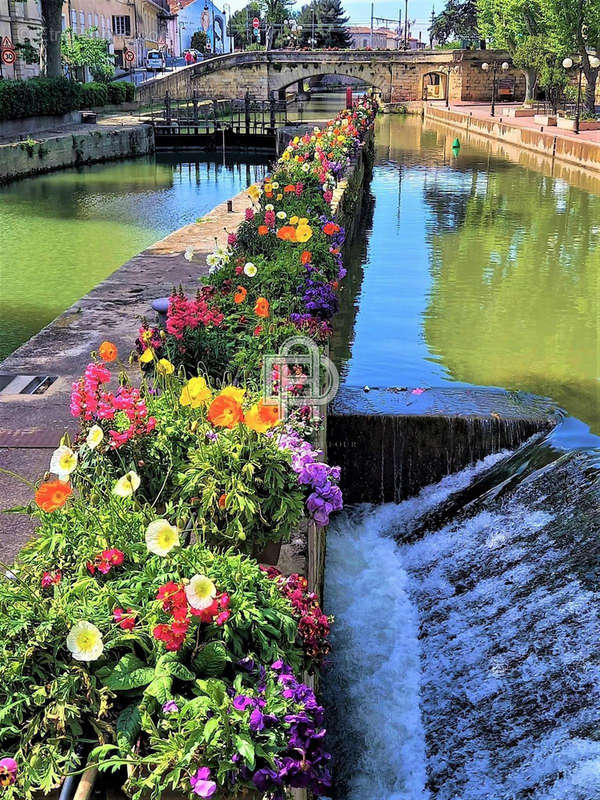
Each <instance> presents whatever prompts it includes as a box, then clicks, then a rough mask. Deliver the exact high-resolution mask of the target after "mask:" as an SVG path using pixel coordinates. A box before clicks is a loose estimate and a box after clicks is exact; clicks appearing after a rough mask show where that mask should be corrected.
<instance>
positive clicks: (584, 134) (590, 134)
mask: <svg viewBox="0 0 600 800" xmlns="http://www.w3.org/2000/svg"><path fill="white" fill-rule="evenodd" d="M435 105H436V106H438V107H440V108H445V106H443V105H442V104H438V103H436V104H435ZM522 107H523V104H522V103H497V104H496V115H495V116H494V117H492V114H491V110H492V107H491V105H490V104H485V103H452V104H451V106H450V111H459V112H462V113H466V114H471V115H472V116H474V117H478V118H479V119H489V120H492V119H494V120H496V121H497V122H503V123H504V124H507V125H514V126H515V127H516V128H528V129H529V130H533V131H541V130H543V131H545V132H546V133H551V134H552V135H553V136H559V137H563V138H565V139H575V140H576V141H587V142H594V143H596V144H600V130H597V131H581V132H580V133H579V134H577V133H575V132H574V131H566V130H563V129H562V128H558V127H556V126H555V125H539V124H538V123H536V122H534V120H533V117H509V116H507V113H506V112H507V111H508V110H509V109H511V108H522Z"/></svg>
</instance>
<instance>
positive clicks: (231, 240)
mask: <svg viewBox="0 0 600 800" xmlns="http://www.w3.org/2000/svg"><path fill="white" fill-rule="evenodd" d="M236 242H237V236H236V235H235V233H228V234H227V244H228V245H231V246H233V245H234V244H235V243H236Z"/></svg>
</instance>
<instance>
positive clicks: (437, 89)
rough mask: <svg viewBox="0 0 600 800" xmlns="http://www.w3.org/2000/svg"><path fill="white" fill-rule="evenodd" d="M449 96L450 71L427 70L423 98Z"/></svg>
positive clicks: (423, 80) (424, 76)
mask: <svg viewBox="0 0 600 800" xmlns="http://www.w3.org/2000/svg"><path fill="white" fill-rule="evenodd" d="M447 96H448V73H443V72H437V71H432V72H426V73H425V74H424V75H423V79H422V91H421V99H422V100H445V99H446V97H447Z"/></svg>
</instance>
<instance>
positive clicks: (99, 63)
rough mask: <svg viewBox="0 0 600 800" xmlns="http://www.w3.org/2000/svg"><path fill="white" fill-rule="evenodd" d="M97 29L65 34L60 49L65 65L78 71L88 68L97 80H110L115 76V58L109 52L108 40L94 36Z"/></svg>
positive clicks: (70, 31)
mask: <svg viewBox="0 0 600 800" xmlns="http://www.w3.org/2000/svg"><path fill="white" fill-rule="evenodd" d="M96 30H97V28H90V29H89V30H87V31H86V32H85V33H74V32H73V31H72V30H71V29H70V28H68V29H67V30H66V31H64V32H63V34H62V38H61V43H60V49H61V55H62V59H63V61H64V63H65V64H67V66H68V67H69V68H70V69H71V71H76V70H78V69H82V68H85V67H87V68H88V69H89V70H90V72H91V73H92V75H93V76H94V79H95V80H109V79H110V78H111V77H112V76H113V75H114V74H115V63H114V56H112V55H111V54H110V53H109V52H108V42H107V41H106V39H99V38H98V37H96V36H93V33H94V32H95V31H96Z"/></svg>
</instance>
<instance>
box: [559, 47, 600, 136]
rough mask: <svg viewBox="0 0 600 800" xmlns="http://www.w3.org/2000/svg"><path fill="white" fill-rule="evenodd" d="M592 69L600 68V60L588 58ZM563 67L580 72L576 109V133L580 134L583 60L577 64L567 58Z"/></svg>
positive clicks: (592, 57)
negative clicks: (574, 68)
mask: <svg viewBox="0 0 600 800" xmlns="http://www.w3.org/2000/svg"><path fill="white" fill-rule="evenodd" d="M588 59H589V62H590V67H591V68H592V69H597V68H598V67H600V58H596V56H588ZM562 65H563V67H564V68H565V69H566V70H570V69H572V68H573V67H576V68H577V69H578V70H579V77H578V79H577V105H576V107H575V133H577V134H578V133H579V123H580V119H581V84H582V80H583V59H582V58H580V59H579V61H578V62H577V63H575V62H574V61H573V59H572V58H570V57H569V56H567V58H564V59H563V62H562Z"/></svg>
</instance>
